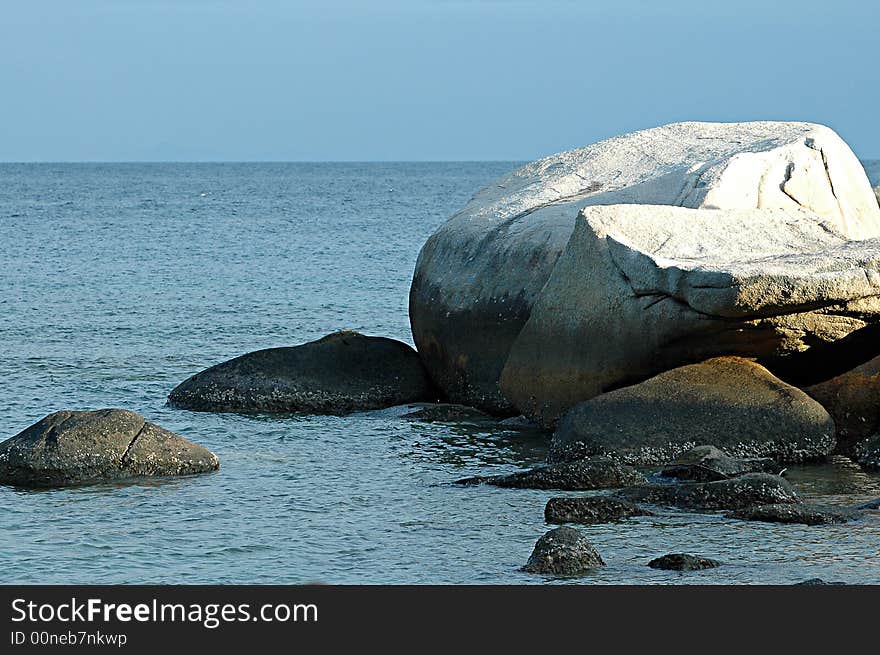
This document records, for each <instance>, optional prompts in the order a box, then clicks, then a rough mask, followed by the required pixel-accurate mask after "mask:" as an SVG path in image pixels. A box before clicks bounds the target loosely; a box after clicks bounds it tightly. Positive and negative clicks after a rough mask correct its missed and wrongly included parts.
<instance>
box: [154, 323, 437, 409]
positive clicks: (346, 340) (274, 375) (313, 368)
mask: <svg viewBox="0 0 880 655" xmlns="http://www.w3.org/2000/svg"><path fill="white" fill-rule="evenodd" d="M430 400H435V398H434V397H433V392H432V387H431V384H430V381H429V380H428V377H427V375H426V373H425V370H424V367H423V366H422V364H421V362H420V360H419V357H418V355H417V354H416V352H415V351H414V350H413V349H412V348H410V347H409V346H408V345H406V344H405V343H401V342H400V341H395V340H394V339H386V338H384V337H369V336H364V335H363V334H359V333H357V332H352V331H342V332H336V333H334V334H330V335H328V336H326V337H324V338H322V339H319V340H317V341H311V342H309V343H306V344H302V345H300V346H293V347H287V348H269V349H267V350H258V351H256V352H252V353H248V354H247V355H242V356H241V357H236V358H235V359H231V360H229V361H228V362H223V363H222V364H217V365H216V366H212V367H211V368H208V369H206V370H204V371H202V372H201V373H196V374H195V375H193V376H192V377H191V378H189V379H188V380H186V381H184V382H182V383H181V384H179V385H178V386H177V387H175V388H174V390H173V391H172V392H171V394H170V395H169V396H168V402H169V403H170V404H171V405H173V406H174V407H180V408H182V409H191V410H196V411H208V412H241V413H248V412H265V413H307V414H347V413H349V412H354V411H359V410H367V409H380V408H384V407H391V406H393V405H401V404H405V403H409V402H418V401H430Z"/></svg>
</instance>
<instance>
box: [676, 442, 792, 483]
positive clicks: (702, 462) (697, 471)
mask: <svg viewBox="0 0 880 655" xmlns="http://www.w3.org/2000/svg"><path fill="white" fill-rule="evenodd" d="M780 468H781V467H780V466H779V464H777V463H776V462H775V461H774V460H772V459H769V458H766V457H757V458H739V457H730V456H729V455H727V454H726V453H724V452H723V451H721V450H719V449H718V448H716V447H715V446H697V447H696V448H691V449H690V450H688V451H686V452H684V453H682V454H681V455H679V456H678V457H677V458H676V460H675V461H674V462H672V464H670V465H669V466H667V467H666V468H664V469H663V470H662V471H661V472H660V475H662V476H663V477H667V478H676V479H678V480H692V481H694V482H714V481H716V480H726V479H728V478H735V477H736V476H738V475H744V474H746V473H778V472H779V469H780Z"/></svg>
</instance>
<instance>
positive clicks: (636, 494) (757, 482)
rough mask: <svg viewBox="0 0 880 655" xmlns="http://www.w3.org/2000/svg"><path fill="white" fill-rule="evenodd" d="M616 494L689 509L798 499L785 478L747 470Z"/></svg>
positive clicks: (795, 500)
mask: <svg viewBox="0 0 880 655" xmlns="http://www.w3.org/2000/svg"><path fill="white" fill-rule="evenodd" d="M615 495H616V496H618V497H620V498H624V499H626V500H629V501H633V502H641V503H649V504H652V505H662V506H668V507H678V508H681V509H689V510H719V509H731V510H736V509H745V508H748V507H753V506H755V505H770V504H777V503H796V502H798V496H797V494H796V493H795V491H794V489H793V488H792V486H791V485H790V484H789V483H788V481H786V480H785V479H783V478H781V477H780V476H778V475H770V474H769V473H749V474H747V475H742V476H740V477H738V478H731V479H729V480H719V481H717V482H688V483H683V484H658V485H645V486H639V487H630V488H628V489H621V490H620V491H618V492H617V493H616V494H615Z"/></svg>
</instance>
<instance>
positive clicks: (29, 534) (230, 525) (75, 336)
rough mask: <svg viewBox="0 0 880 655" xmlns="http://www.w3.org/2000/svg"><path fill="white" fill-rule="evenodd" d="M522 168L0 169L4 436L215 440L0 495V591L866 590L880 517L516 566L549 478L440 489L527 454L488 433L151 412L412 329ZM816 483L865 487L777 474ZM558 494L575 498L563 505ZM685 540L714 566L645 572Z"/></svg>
mask: <svg viewBox="0 0 880 655" xmlns="http://www.w3.org/2000/svg"><path fill="white" fill-rule="evenodd" d="M515 166H516V164H515V163H512V162H511V163H419V164H410V163H407V164H403V163H401V164H122V165H119V164H113V165H101V164H33V165H30V164H28V165H25V164H21V165H19V164H7V165H0V283H2V289H3V293H2V294H0V316H2V321H0V345H2V356H0V438H7V437H10V436H13V435H14V434H16V433H18V432H19V431H21V430H22V429H24V428H25V427H27V426H28V425H30V424H31V423H33V422H34V421H37V420H38V419H40V418H41V417H42V416H44V415H45V414H48V413H50V412H52V411H55V410H58V409H64V408H68V409H93V408H99V407H124V408H128V409H132V410H135V411H137V412H139V413H141V414H143V415H144V416H145V417H147V419H148V420H151V421H154V422H156V423H158V424H160V425H162V426H164V427H166V428H168V429H171V430H173V431H175V432H178V433H179V434H181V435H183V436H185V437H187V438H190V439H192V440H194V441H196V442H199V443H201V444H204V445H205V446H207V447H209V448H210V449H212V450H213V451H214V452H216V453H217V454H218V455H219V456H220V459H221V463H222V465H221V469H220V471H219V472H217V473H213V474H209V475H203V476H195V477H190V478H180V479H173V480H154V481H145V482H137V483H128V484H114V485H98V486H90V487H82V488H75V489H65V490H51V491H22V490H17V489H12V488H7V487H0V553H2V561H3V566H2V567H0V582H3V583H303V582H328V583H517V584H518V583H544V582H564V583H575V584H618V583H755V584H766V583H780V584H787V583H792V582H797V581H800V580H804V579H806V578H811V577H822V578H824V579H826V580H838V581H845V582H852V583H856V582H864V583H880V557H878V549H880V517H878V516H877V515H876V514H875V515H874V516H872V517H870V518H867V519H864V520H862V521H859V522H857V523H852V524H849V525H843V526H827V527H823V526H819V527H804V526H779V525H770V524H760V523H745V522H734V521H729V520H724V519H722V518H720V517H719V516H717V515H711V514H708V515H705V514H704V515H700V514H689V513H685V512H673V511H669V512H665V513H661V514H659V515H658V516H653V517H640V518H636V519H632V520H629V521H626V522H624V523H620V524H612V525H601V526H594V527H585V528H583V530H584V532H585V533H587V535H588V536H589V538H590V539H591V540H592V541H593V542H594V544H595V545H596V547H597V549H598V550H599V552H600V553H601V554H602V556H603V557H604V558H605V560H606V562H607V564H608V566H607V567H606V568H604V569H601V570H599V571H597V572H596V573H594V574H592V575H590V576H586V577H584V578H580V579H577V580H552V579H549V578H544V577H541V576H532V575H527V574H524V573H521V572H520V571H519V570H518V568H519V566H521V565H522V564H523V563H524V562H525V560H526V559H527V558H528V555H529V553H530V552H531V549H532V547H533V545H534V543H535V541H536V540H537V539H538V537H540V535H541V534H543V533H544V532H545V531H546V530H547V529H548V528H549V526H547V525H545V523H544V520H543V508H544V504H545V503H546V501H547V499H548V498H550V497H551V496H552V495H558V494H554V492H549V491H529V490H523V491H520V490H512V489H495V488H491V487H476V488H473V487H465V488H462V487H457V486H455V485H453V484H451V482H452V481H453V480H455V479H457V478H461V477H465V476H470V475H476V474H485V473H502V472H509V471H513V470H517V469H519V468H521V467H524V466H528V465H531V464H534V463H538V462H540V461H541V460H542V459H543V457H544V455H545V453H546V437H545V436H543V435H541V434H536V433H530V432H520V431H516V430H512V429H509V428H508V429H505V428H501V427H499V426H497V425H495V424H483V425H443V424H425V423H416V422H410V421H407V420H404V419H401V418H400V416H399V415H400V412H399V411H395V410H390V411H380V412H369V413H362V414H355V415H351V416H347V417H322V416H305V417H270V416H258V417H246V416H238V415H232V414H207V413H195V412H188V411H182V410H176V409H172V408H169V407H167V406H166V404H165V401H166V396H167V394H168V392H169V391H170V390H171V389H172V388H173V387H174V386H175V385H176V384H177V383H179V382H180V381H182V380H183V379H185V378H186V377H188V376H190V375H192V374H193V373H195V372H197V371H199V370H201V369H203V368H205V367H207V366H209V365H212V364H215V363H218V362H220V361H223V360H226V359H228V358H230V357H233V356H236V355H240V354H243V353H245V352H249V351H252V350H256V349H259V348H268V347H274V346H284V345H294V344H297V343H302V342H304V341H308V340H311V339H314V338H317V337H320V336H323V335H324V334H326V333H328V332H331V331H334V330H337V329H341V328H350V329H357V330H360V331H363V332H365V333H368V334H375V335H385V336H390V337H395V338H398V339H402V340H405V341H411V338H410V334H409V324H408V320H407V291H408V286H409V281H410V277H411V275H412V270H413V266H414V263H415V259H416V255H417V253H418V250H419V248H420V247H421V245H422V243H423V242H424V240H425V239H426V238H427V237H428V235H429V234H430V233H431V232H432V231H433V230H434V229H435V228H436V227H437V226H438V225H439V224H440V223H441V222H442V221H443V220H445V218H446V217H448V216H449V215H450V214H451V213H453V212H454V211H455V210H456V209H458V208H459V207H460V206H461V205H462V204H464V202H466V200H467V199H468V198H469V196H470V195H471V194H472V193H473V192H474V191H476V190H477V189H478V188H480V187H481V186H483V185H484V184H486V183H487V182H489V181H490V180H492V179H493V178H495V177H497V176H499V175H501V174H503V173H505V172H507V171H509V170H511V169H513V168H515ZM789 475H790V478H791V479H792V481H793V482H794V483H795V484H796V485H797V487H798V488H799V489H800V490H801V492H802V493H804V494H805V495H806V496H808V497H810V498H821V499H823V500H825V501H828V502H857V501H859V500H863V499H864V500H866V499H869V498H874V497H877V496H880V476H876V475H874V476H872V475H867V474H865V473H863V472H861V471H859V470H858V468H856V467H854V466H853V465H852V464H851V463H849V462H848V461H847V460H842V459H838V460H834V461H832V462H830V463H828V464H825V465H822V466H809V467H793V468H791V469H790V471H789ZM569 495H571V494H569ZM668 552H694V553H697V554H702V555H706V556H710V557H714V558H717V559H720V560H722V561H723V562H724V566H722V567H720V568H718V569H715V570H712V571H705V572H698V573H690V574H678V573H669V572H663V571H654V570H653V569H650V568H648V567H647V566H646V564H647V562H648V561H649V560H650V559H652V558H654V557H656V556H659V555H662V554H665V553H668Z"/></svg>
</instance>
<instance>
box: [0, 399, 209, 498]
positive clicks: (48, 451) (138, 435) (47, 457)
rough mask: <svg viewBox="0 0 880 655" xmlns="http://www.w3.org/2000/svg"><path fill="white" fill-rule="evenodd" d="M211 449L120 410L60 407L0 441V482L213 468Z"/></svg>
mask: <svg viewBox="0 0 880 655" xmlns="http://www.w3.org/2000/svg"><path fill="white" fill-rule="evenodd" d="M219 467H220V461H219V460H218V459H217V456H216V455H215V454H214V453H212V452H211V451H209V450H207V449H206V448H203V447H202V446H199V445H198V444H195V443H193V442H191V441H187V440H186V439H184V438H183V437H180V436H178V435H176V434H173V433H171V432H169V431H168V430H165V429H163V428H161V427H159V426H158V425H154V424H153V423H149V422H147V421H146V420H144V418H143V417H142V416H139V415H138V414H135V413H134V412H130V411H128V410H124V409H100V410H96V411H89V412H80V411H67V410H65V411H60V412H55V413H54V414H49V415H48V416H46V417H45V418H43V419H42V420H40V421H38V422H37V423H34V424H33V425H32V426H30V427H29V428H27V429H26V430H24V431H23V432H20V433H19V434H17V435H15V436H14V437H12V438H11V439H7V440H6V441H4V442H3V443H0V483H2V484H8V485H14V486H20V487H64V486H70V485H81V484H90V483H97V482H111V481H114V480H124V479H128V478H139V477H151V476H172V475H190V474H193V473H204V472H207V471H216V470H217V469H218V468H219Z"/></svg>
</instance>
